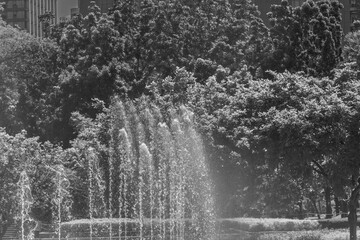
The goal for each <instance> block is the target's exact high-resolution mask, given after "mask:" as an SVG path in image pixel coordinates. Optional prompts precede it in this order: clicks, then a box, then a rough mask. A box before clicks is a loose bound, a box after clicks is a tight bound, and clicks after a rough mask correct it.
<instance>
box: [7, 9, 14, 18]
mask: <svg viewBox="0 0 360 240" xmlns="http://www.w3.org/2000/svg"><path fill="white" fill-rule="evenodd" d="M13 18H14V14H13V12H11V11H9V12H7V13H6V19H13Z"/></svg>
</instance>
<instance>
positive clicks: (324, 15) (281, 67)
mask: <svg viewBox="0 0 360 240" xmlns="http://www.w3.org/2000/svg"><path fill="white" fill-rule="evenodd" d="M342 7H343V6H342V4H341V3H339V2H338V1H331V2H330V1H325V0H322V1H313V0H308V1H305V2H304V3H303V4H302V5H301V6H300V7H296V8H293V7H292V6H291V5H289V3H288V1H286V0H283V1H282V2H281V5H273V6H272V7H271V11H270V12H269V13H268V16H269V19H270V23H271V27H270V37H271V39H272V44H273V51H272V56H271V58H270V59H269V62H268V65H267V67H266V69H271V70H276V71H280V72H283V71H285V70H288V71H290V72H297V71H304V72H305V73H307V74H310V75H312V76H328V75H329V74H330V73H331V71H332V70H333V69H334V67H335V66H336V65H337V64H338V63H339V62H340V61H341V54H342V45H341V44H342V37H343V32H342V29H341V13H340V10H341V8H342Z"/></svg>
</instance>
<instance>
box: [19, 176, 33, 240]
mask: <svg viewBox="0 0 360 240" xmlns="http://www.w3.org/2000/svg"><path fill="white" fill-rule="evenodd" d="M18 187H19V191H18V199H19V208H20V209H19V215H18V216H19V218H20V224H21V240H26V239H31V238H33V230H34V228H32V227H31V225H32V223H33V220H32V218H31V217H30V210H31V205H32V202H33V198H32V195H31V187H30V180H29V177H28V175H27V173H26V171H25V170H23V171H21V173H20V178H19V181H18Z"/></svg>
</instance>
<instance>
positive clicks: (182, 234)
mask: <svg viewBox="0 0 360 240" xmlns="http://www.w3.org/2000/svg"><path fill="white" fill-rule="evenodd" d="M108 114H110V116H109V117H110V124H109V126H110V129H109V131H108V133H109V136H110V141H109V145H108V160H107V164H106V169H105V170H104V169H103V171H100V169H101V168H104V166H105V165H104V164H103V165H101V164H100V163H99V153H98V152H96V151H97V150H96V148H94V147H93V146H92V147H88V148H87V149H86V150H85V151H86V153H85V157H86V161H87V173H88V176H87V177H88V202H89V222H88V224H89V234H90V239H93V238H95V237H100V235H99V233H100V232H101V231H102V234H104V231H103V228H102V227H104V225H106V226H107V230H105V232H107V234H106V237H108V238H110V239H112V238H116V239H128V238H129V239H130V237H132V238H131V239H134V237H136V239H141V240H143V239H149V240H157V239H164V240H165V239H166V240H167V239H169V240H192V239H194V240H195V239H196V240H201V239H204V240H205V239H206V240H210V239H212V238H213V235H214V234H213V233H214V232H213V231H214V214H213V200H212V197H211V186H210V183H209V178H208V174H207V167H206V163H205V158H204V155H203V150H202V143H201V139H200V137H199V135H198V134H197V133H196V131H195V129H194V127H193V123H192V114H191V112H189V111H188V110H187V109H186V108H181V109H180V110H178V111H175V110H174V111H173V112H171V113H170V114H169V116H167V117H163V116H162V114H161V113H160V111H159V110H158V109H157V108H156V107H153V106H149V105H148V106H146V105H145V104H142V105H141V104H140V106H138V107H135V105H134V104H133V103H131V102H126V103H122V102H117V103H115V104H114V105H113V106H112V107H111V109H110V111H109V113H108ZM100 165H101V166H100ZM63 224H64V225H71V224H76V221H73V222H68V223H63ZM100 226H101V227H100ZM98 228H99V229H98ZM100 228H101V229H100ZM67 229H70V230H68V233H67V234H68V237H69V236H70V237H74V234H76V233H74V232H72V231H71V227H70V228H67ZM102 236H105V235H102Z"/></svg>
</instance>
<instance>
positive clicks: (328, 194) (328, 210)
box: [325, 186, 333, 218]
mask: <svg viewBox="0 0 360 240" xmlns="http://www.w3.org/2000/svg"><path fill="white" fill-rule="evenodd" d="M325 205H326V218H332V216H333V215H332V208H331V188H330V187H329V186H326V187H325Z"/></svg>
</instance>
